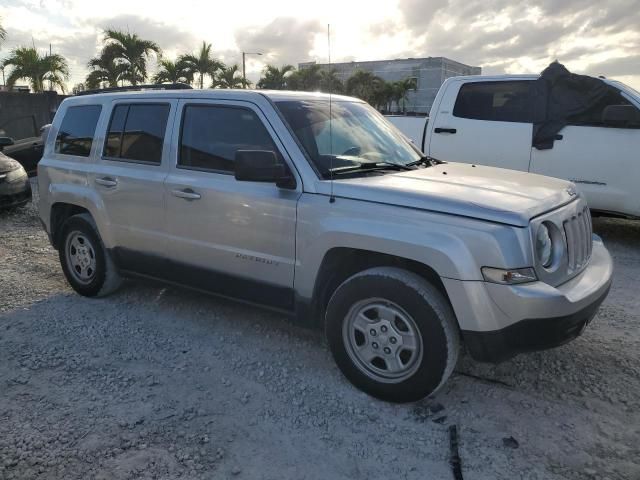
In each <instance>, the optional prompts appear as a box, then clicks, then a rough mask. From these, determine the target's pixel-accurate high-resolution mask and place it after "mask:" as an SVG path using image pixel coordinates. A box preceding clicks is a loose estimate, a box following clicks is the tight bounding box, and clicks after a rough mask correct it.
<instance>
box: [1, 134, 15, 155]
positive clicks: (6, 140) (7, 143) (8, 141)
mask: <svg viewBox="0 0 640 480" xmlns="http://www.w3.org/2000/svg"><path fill="white" fill-rule="evenodd" d="M10 145H13V138H10V137H0V152H1V151H2V150H3V149H4V147H8V146H10Z"/></svg>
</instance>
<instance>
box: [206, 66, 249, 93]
mask: <svg viewBox="0 0 640 480" xmlns="http://www.w3.org/2000/svg"><path fill="white" fill-rule="evenodd" d="M250 85H251V82H249V81H248V80H246V81H245V79H244V78H242V75H241V74H240V72H239V69H238V65H231V66H230V67H222V69H221V70H220V71H219V72H218V73H217V74H216V76H215V78H214V79H213V83H211V88H245V87H248V86H250Z"/></svg>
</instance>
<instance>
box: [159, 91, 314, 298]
mask: <svg viewBox="0 0 640 480" xmlns="http://www.w3.org/2000/svg"><path fill="white" fill-rule="evenodd" d="M178 110H179V116H181V119H176V128H175V129H174V135H173V142H172V144H173V147H172V157H173V159H174V164H173V166H172V169H171V171H170V173H169V176H168V177H167V179H166V181H165V198H166V208H167V230H168V234H169V245H168V251H167V255H168V258H169V261H170V262H171V272H170V274H171V275H172V276H173V278H174V279H175V280H176V281H179V282H180V283H185V284H188V285H191V286H194V287H196V288H199V289H203V290H209V291H213V292H215V293H218V294H222V295H225V296H230V297H234V298H240V299H244V300H248V301H251V302H256V303H261V304H266V305H270V306H273V307H275V308H280V309H291V308H292V307H293V275H294V266H295V237H296V235H295V229H296V207H297V202H298V198H299V197H300V192H301V191H302V188H301V182H300V181H299V180H298V181H297V188H296V189H295V190H287V189H282V188H278V187H277V186H276V185H274V184H271V183H257V182H240V181H237V180H236V179H235V177H234V166H233V161H234V157H235V153H236V151H237V150H274V151H276V152H277V154H278V155H284V156H283V158H284V160H285V161H286V162H287V163H288V164H289V166H290V167H291V165H292V164H291V162H290V159H289V158H288V157H287V156H286V151H285V149H284V148H283V147H282V144H281V143H280V141H279V139H278V138H277V136H276V135H275V133H274V131H273V129H272V128H271V126H270V125H269V122H268V121H267V119H266V117H265V116H264V114H263V113H262V112H261V111H260V109H259V108H258V107H256V106H255V105H254V104H252V103H250V102H241V101H223V100H220V101H214V100H207V101H204V100H183V101H180V103H179V106H178ZM292 171H294V172H295V170H294V169H292ZM294 174H295V173H294Z"/></svg>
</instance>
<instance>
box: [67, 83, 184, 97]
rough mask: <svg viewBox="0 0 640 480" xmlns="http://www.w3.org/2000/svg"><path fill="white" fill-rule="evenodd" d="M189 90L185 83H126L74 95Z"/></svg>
mask: <svg viewBox="0 0 640 480" xmlns="http://www.w3.org/2000/svg"><path fill="white" fill-rule="evenodd" d="M185 88H186V89H189V90H191V89H192V88H193V87H192V86H191V85H189V84H187V83H155V84H150V85H128V86H126V87H107V88H97V89H94V90H84V91H82V92H78V93H77V94H76V95H93V94H95V93H110V92H126V91H139V90H184V89H185Z"/></svg>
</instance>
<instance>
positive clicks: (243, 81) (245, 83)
mask: <svg viewBox="0 0 640 480" xmlns="http://www.w3.org/2000/svg"><path fill="white" fill-rule="evenodd" d="M247 55H262V53H261V52H242V88H247V73H246V65H245V57H246V56H247Z"/></svg>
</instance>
